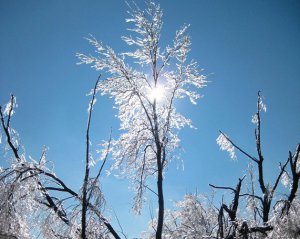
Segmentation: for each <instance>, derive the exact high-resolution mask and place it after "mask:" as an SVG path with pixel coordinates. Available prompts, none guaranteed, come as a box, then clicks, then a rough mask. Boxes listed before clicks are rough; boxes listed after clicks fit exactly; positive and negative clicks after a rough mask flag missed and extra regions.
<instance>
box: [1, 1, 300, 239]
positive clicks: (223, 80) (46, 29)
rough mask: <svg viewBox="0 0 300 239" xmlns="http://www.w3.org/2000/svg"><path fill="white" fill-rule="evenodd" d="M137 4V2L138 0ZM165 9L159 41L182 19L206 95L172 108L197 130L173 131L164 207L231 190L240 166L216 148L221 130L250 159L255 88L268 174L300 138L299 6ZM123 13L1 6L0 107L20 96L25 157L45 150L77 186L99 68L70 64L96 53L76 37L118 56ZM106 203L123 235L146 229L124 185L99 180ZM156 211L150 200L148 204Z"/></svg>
mask: <svg viewBox="0 0 300 239" xmlns="http://www.w3.org/2000/svg"><path fill="white" fill-rule="evenodd" d="M137 2H139V1H137ZM160 2H161V6H162V8H163V11H164V26H163V27H164V28H163V32H162V43H163V44H166V43H167V42H170V41H172V37H173V36H174V32H175V30H176V29H178V28H179V27H180V26H181V25H182V24H183V23H190V24H191V28H190V30H189V34H190V35H191V37H192V44H193V45H192V51H191V58H193V59H195V60H196V61H197V62H198V63H199V65H200V67H201V68H203V69H204V74H206V75H208V76H209V78H208V79H209V81H211V82H210V83H209V84H208V87H206V88H205V89H203V90H202V91H201V92H200V93H202V94H203V95H204V98H203V99H201V100H200V101H199V104H198V105H196V106H190V105H189V104H187V102H183V103H180V104H178V109H179V111H181V112H183V113H185V114H187V115H188V116H190V117H191V118H192V120H193V122H194V125H195V126H196V127H197V128H198V129H197V130H192V129H185V130H183V131H182V132H181V134H180V135H181V139H182V147H183V148H184V151H183V152H182V155H181V159H182V160H183V161H184V170H182V169H181V166H180V162H178V163H176V162H174V163H173V164H171V165H170V167H169V170H168V172H167V173H166V178H165V190H166V201H167V206H170V205H171V204H172V203H171V202H170V200H171V199H172V200H180V199H182V197H183V195H184V193H192V192H195V191H196V189H197V191H198V192H209V191H210V189H209V187H208V184H209V183H213V184H216V185H227V186H234V185H235V184H236V182H237V178H238V177H241V176H243V175H244V173H245V169H246V166H247V162H248V161H247V160H246V159H245V158H244V157H243V156H242V155H239V154H238V160H237V162H232V161H230V160H229V156H228V154H226V153H225V152H221V151H220V150H219V148H218V146H217V144H216V142H215V140H216V138H217V136H218V130H219V129H221V130H223V131H224V132H226V133H227V134H228V135H230V136H231V137H232V138H233V139H234V140H235V141H236V142H238V144H239V145H240V146H241V147H243V148H244V149H247V150H248V151H249V152H250V153H255V142H254V132H253V131H254V125H253V124H252V123H251V116H252V115H253V114H254V113H255V111H256V94H257V91H258V90H261V91H262V94H263V95H264V98H265V103H266V104H267V112H266V114H263V118H262V121H263V122H262V127H263V129H262V143H263V152H264V154H265V158H266V161H267V162H266V164H267V166H266V167H265V170H266V174H267V175H268V179H270V180H274V175H275V174H276V172H277V170H278V162H279V161H283V160H286V158H287V156H288V150H292V151H293V150H294V149H295V146H296V144H297V143H299V142H300V120H299V117H300V91H299V89H300V78H299V75H300V2H299V1H297V0H285V1H283V0H268V1H267V0H251V1H239V0H236V1H233V0H184V1H179V0H176V1H166V0H164V1H160ZM126 11H127V7H126V4H125V2H124V1H122V0H114V1H109V0H89V1H84V0H82V1H79V0H76V1H75V0H64V1H59V0H51V1H46V0H39V1H33V0H26V1H25V0H19V1H17V0H15V1H11V0H1V1H0V103H1V104H4V103H6V102H7V101H8V99H9V94H10V93H14V94H15V95H16V96H17V101H18V105H19V108H18V110H17V113H16V115H15V118H14V120H13V125H14V127H15V128H16V129H17V130H18V132H19V133H20V135H21V139H22V143H23V145H24V146H25V148H26V153H27V155H31V156H32V157H33V158H38V157H39V155H40V152H41V150H42V147H43V145H46V146H48V147H49V148H50V150H49V153H48V159H49V160H51V161H53V162H54V165H55V171H56V173H57V175H58V176H59V177H61V178H63V179H64V180H65V181H66V183H68V184H69V185H71V186H72V187H73V188H74V189H77V188H78V187H79V185H80V184H81V182H82V180H83V160H84V150H85V138H84V134H85V128H86V121H87V105H88V101H89V98H88V97H86V93H87V92H89V90H90V89H91V88H92V87H93V85H94V83H95V80H96V78H97V76H98V74H99V73H98V72H95V71H94V70H93V69H90V68H89V67H88V66H78V65H76V62H77V61H78V60H77V59H76V57H75V53H76V52H81V53H93V48H91V47H90V46H89V45H88V43H87V41H86V40H84V37H86V36H88V34H93V35H94V36H95V37H96V38H97V39H98V40H102V41H103V42H105V43H106V44H108V45H110V46H111V47H113V48H114V49H115V51H116V52H122V51H124V49H127V47H126V48H125V44H124V43H123V42H122V41H121V39H120V37H121V36H122V35H126V27H128V25H127V24H126V23H125V18H126V17H128V15H127V13H126ZM112 103H113V102H112V101H111V100H109V99H107V98H105V97H100V96H98V101H97V104H96V108H95V111H94V118H93V122H92V129H93V131H92V133H91V136H92V141H93V146H94V149H96V148H97V147H96V146H97V144H98V143H99V142H101V140H103V139H107V138H108V136H109V131H110V127H112V129H113V132H114V135H115V136H116V135H117V133H118V132H117V130H118V127H119V126H118V123H119V122H118V120H117V118H115V114H116V113H117V112H116V111H115V110H113V109H112V106H113V104H112ZM102 180H103V183H102V185H103V189H104V191H105V193H106V199H107V203H108V204H107V205H108V208H112V209H114V210H115V212H116V214H117V215H118V217H119V219H120V221H121V224H122V225H123V229H124V231H125V232H128V233H129V234H130V237H133V236H137V235H138V233H139V232H140V231H141V230H143V229H146V227H147V221H148V219H149V213H148V211H149V210H148V206H147V205H146V207H145V208H146V209H145V212H144V214H143V215H142V216H133V215H132V214H130V212H129V211H130V208H131V203H132V194H131V193H130V190H129V189H128V186H129V184H128V183H127V182H126V181H124V180H119V179H115V178H114V177H109V178H104V179H102ZM151 204H152V207H154V208H155V207H156V201H152V202H151Z"/></svg>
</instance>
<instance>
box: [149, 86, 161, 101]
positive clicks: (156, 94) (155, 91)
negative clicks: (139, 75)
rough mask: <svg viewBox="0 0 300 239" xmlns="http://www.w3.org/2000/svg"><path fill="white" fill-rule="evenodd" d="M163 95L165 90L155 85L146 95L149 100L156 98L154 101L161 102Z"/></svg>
mask: <svg viewBox="0 0 300 239" xmlns="http://www.w3.org/2000/svg"><path fill="white" fill-rule="evenodd" d="M164 96H165V90H164V88H163V87H162V86H160V85H156V87H154V88H152V89H151V90H150V92H149V94H148V97H149V99H150V101H151V102H153V101H154V100H156V102H161V101H162V100H163V98H164Z"/></svg>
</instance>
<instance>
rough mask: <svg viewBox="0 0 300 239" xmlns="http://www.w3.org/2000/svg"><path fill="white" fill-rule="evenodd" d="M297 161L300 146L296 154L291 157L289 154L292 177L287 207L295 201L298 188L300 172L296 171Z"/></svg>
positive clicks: (299, 154) (299, 157) (299, 145)
mask: <svg viewBox="0 0 300 239" xmlns="http://www.w3.org/2000/svg"><path fill="white" fill-rule="evenodd" d="M299 159H300V144H298V145H297V148H296V152H295V154H294V156H293V155H292V153H291V152H289V162H290V168H291V171H292V177H293V182H292V187H291V192H290V195H289V197H288V203H289V205H290V204H291V203H292V202H293V200H294V199H295V197H296V193H297V190H298V186H299V179H300V171H297V164H299Z"/></svg>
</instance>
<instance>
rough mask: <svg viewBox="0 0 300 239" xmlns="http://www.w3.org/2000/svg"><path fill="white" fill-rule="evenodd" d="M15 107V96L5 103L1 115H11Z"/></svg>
mask: <svg viewBox="0 0 300 239" xmlns="http://www.w3.org/2000/svg"><path fill="white" fill-rule="evenodd" d="M16 107H18V105H17V99H16V97H12V98H11V100H10V101H9V102H8V103H7V104H6V105H5V108H4V111H3V115H4V116H8V115H9V114H10V116H12V115H13V114H14V113H15V111H14V108H16Z"/></svg>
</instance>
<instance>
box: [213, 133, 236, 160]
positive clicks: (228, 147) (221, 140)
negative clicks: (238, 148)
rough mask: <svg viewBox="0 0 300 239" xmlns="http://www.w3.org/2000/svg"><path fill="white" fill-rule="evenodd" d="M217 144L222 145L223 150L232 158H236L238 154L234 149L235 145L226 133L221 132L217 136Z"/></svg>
mask: <svg viewBox="0 0 300 239" xmlns="http://www.w3.org/2000/svg"><path fill="white" fill-rule="evenodd" d="M216 141H217V144H218V145H219V146H220V149H221V150H225V151H227V152H228V153H229V156H230V158H231V159H233V160H236V158H237V157H236V154H235V150H234V146H233V145H232V143H231V142H230V141H229V140H228V139H227V136H225V135H224V134H222V133H221V134H220V135H219V137H218V138H217V140H216Z"/></svg>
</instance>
